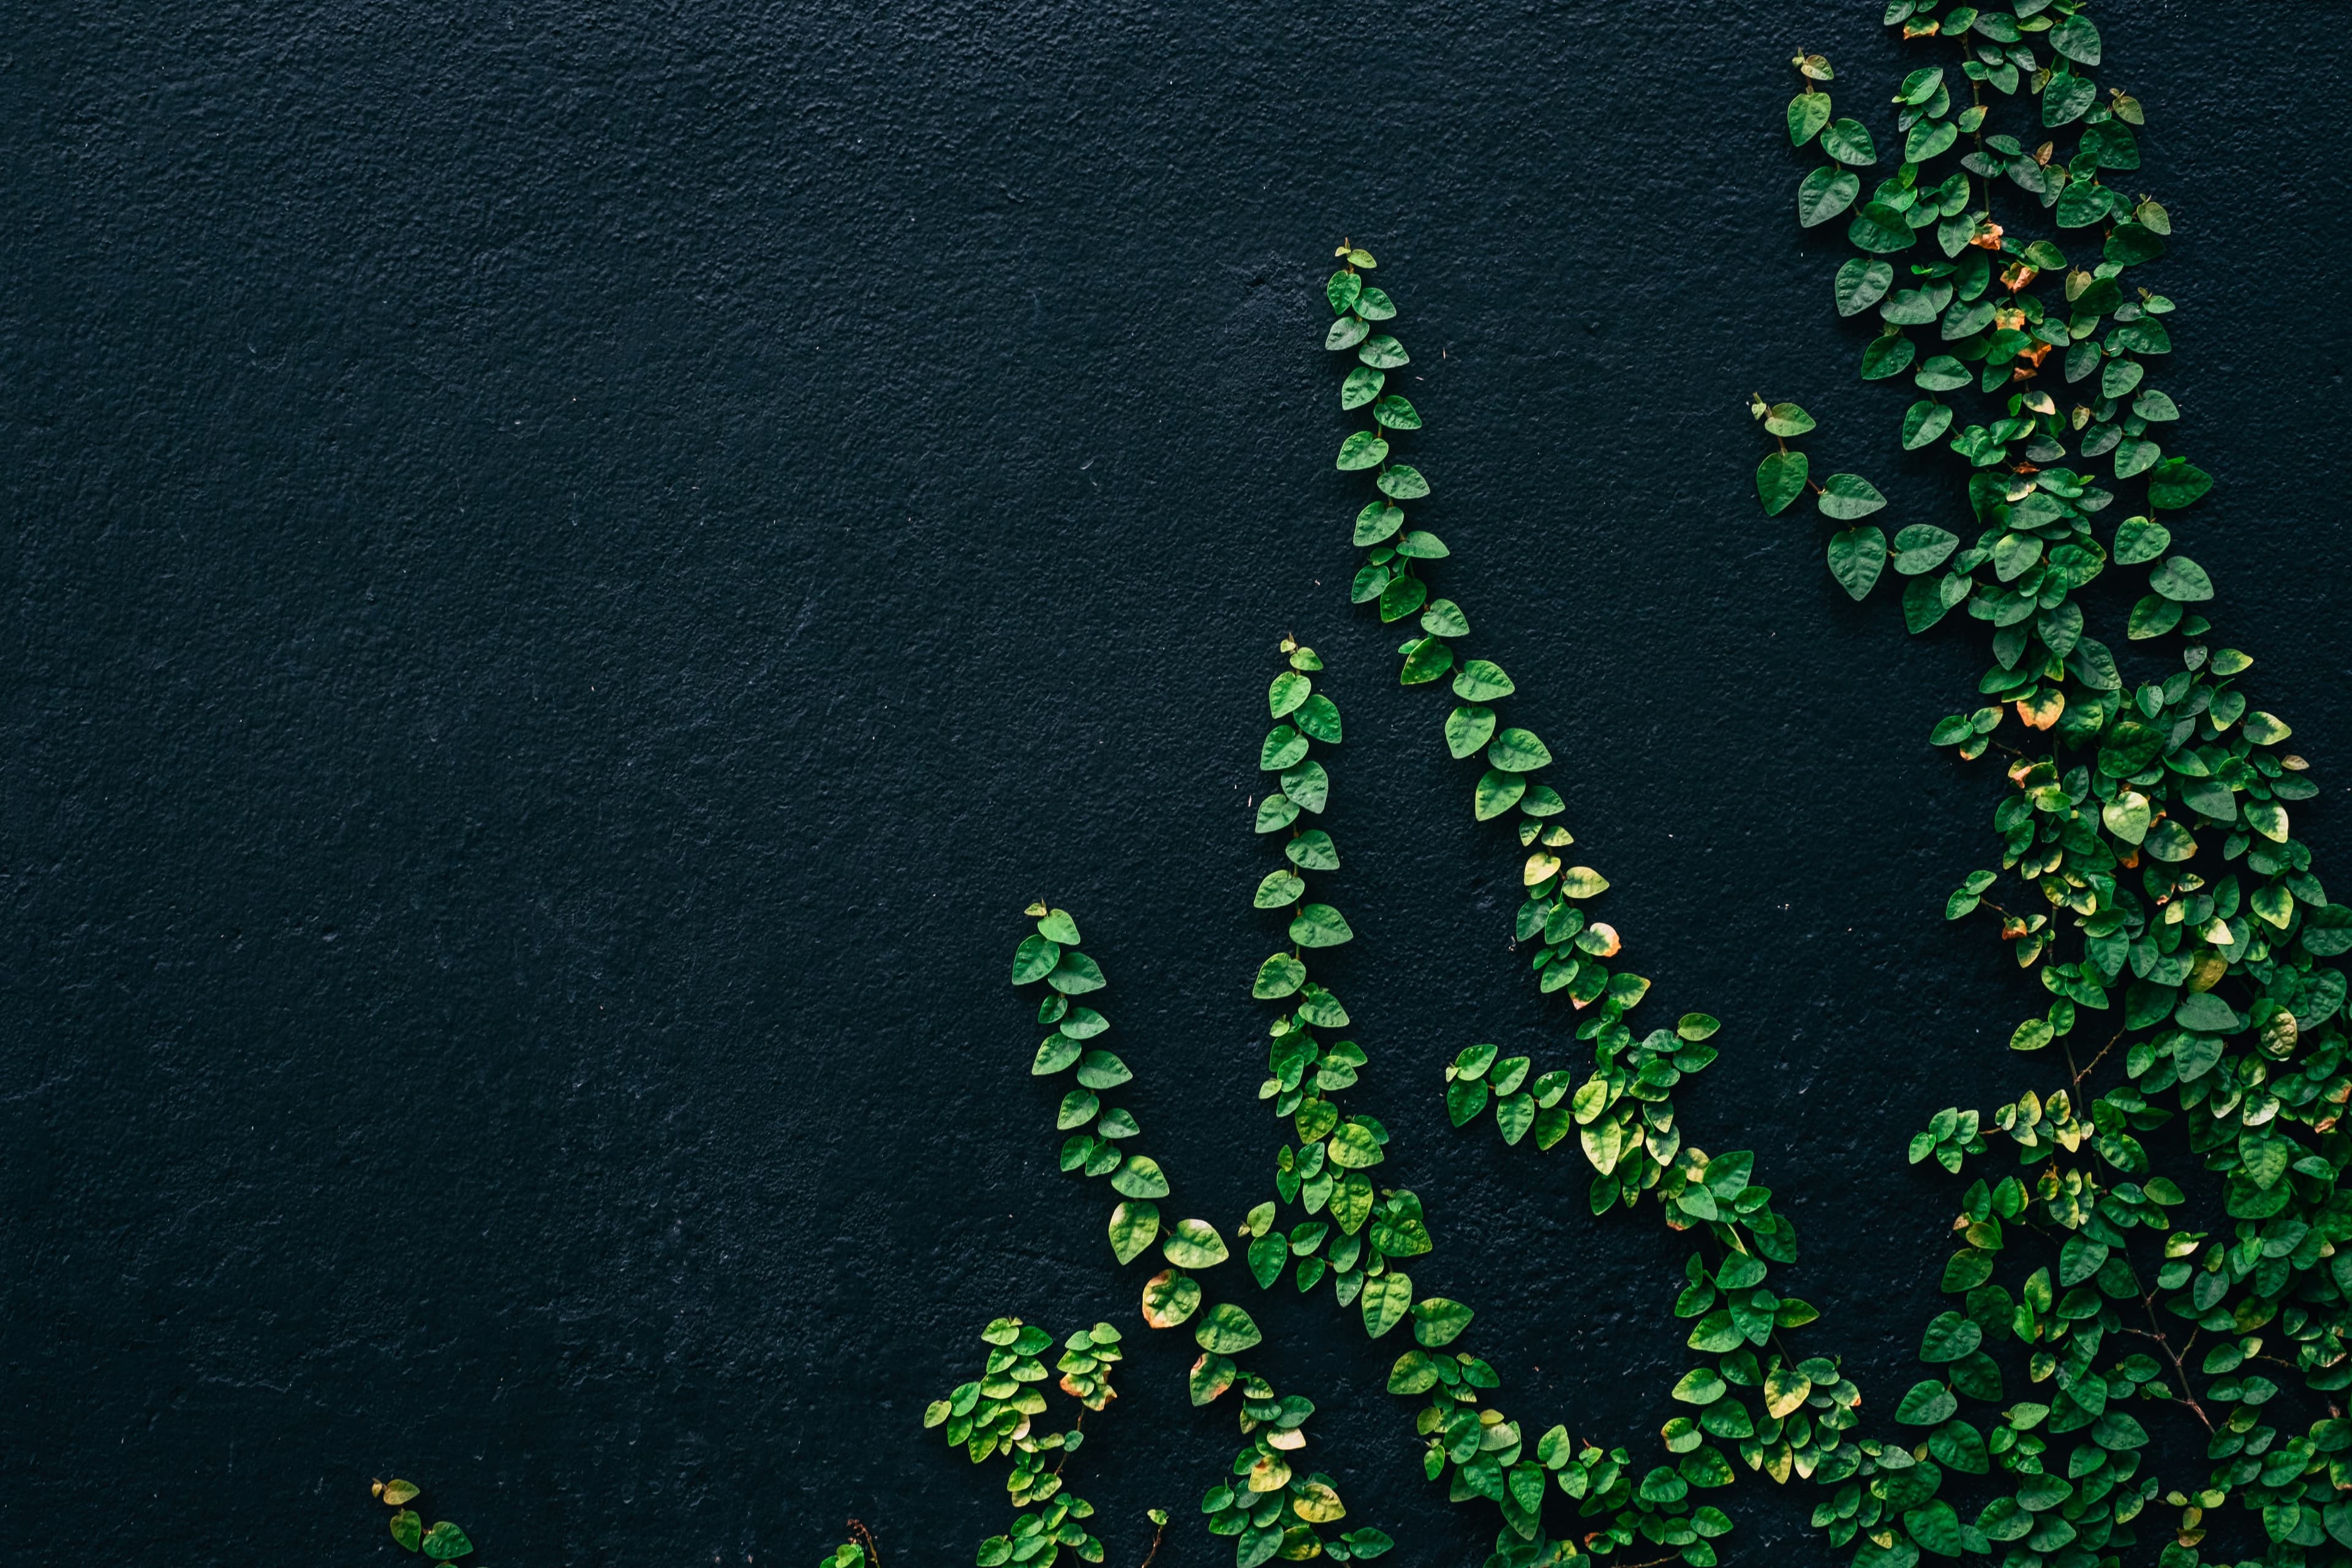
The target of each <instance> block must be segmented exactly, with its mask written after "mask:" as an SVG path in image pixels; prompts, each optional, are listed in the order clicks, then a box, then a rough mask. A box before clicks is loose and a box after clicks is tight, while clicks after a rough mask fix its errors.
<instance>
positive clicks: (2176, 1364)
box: [2124, 1290, 2215, 1432]
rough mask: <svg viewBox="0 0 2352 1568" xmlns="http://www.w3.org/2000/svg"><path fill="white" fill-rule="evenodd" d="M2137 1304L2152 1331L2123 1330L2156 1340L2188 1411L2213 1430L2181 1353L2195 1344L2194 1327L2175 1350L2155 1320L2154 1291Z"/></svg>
mask: <svg viewBox="0 0 2352 1568" xmlns="http://www.w3.org/2000/svg"><path fill="white" fill-rule="evenodd" d="M2139 1304H2140V1307H2141V1308H2142V1309H2143V1310H2145V1311H2146V1312H2147V1321H2148V1323H2149V1325H2150V1329H2153V1332H2151V1331H2150V1329H2126V1330H2125V1331H2124V1332H2126V1333H2127V1334H2137V1335H2138V1336H2139V1337H2140V1338H2141V1339H2144V1340H2154V1341H2155V1342H2156V1344H2157V1348H2158V1350H2161V1351H2162V1352H2164V1354H2165V1358H2166V1359H2167V1360H2168V1361H2170V1362H2171V1363H2172V1373H2173V1375H2174V1376H2175V1377H2178V1378H2179V1380H2180V1397H2181V1399H2182V1400H2183V1401H2184V1402H2186V1403H2187V1405H2188V1406H2189V1411H2190V1412H2191V1413H2192V1414H2193V1415H2196V1417H2197V1419H2198V1420H2200V1421H2202V1422H2203V1423H2205V1430H2206V1431H2208V1432H2210V1431H2213V1430H2214V1429H2215V1428H2214V1426H2213V1418H2212V1417H2211V1416H2210V1415H2206V1414H2205V1407H2204V1406H2203V1405H2200V1404H2198V1403H2197V1394H2196V1391H2195V1390H2193V1389H2191V1388H2190V1387H2189V1366H2188V1363H2186V1362H2185V1361H2184V1360H2183V1359H2182V1357H2183V1355H2185V1354H2186V1353H2187V1352H2189V1350H2190V1349H2192V1348H2193V1347H2194V1346H2195V1345H2196V1343H2197V1331H2196V1330H2194V1329H2191V1330H2189V1341H2188V1343H2186V1344H2184V1345H2182V1346H2181V1347H2180V1349H2179V1351H2177V1352H2176V1351H2175V1350H2174V1349H2173V1348H2172V1341H2171V1340H2170V1339H2169V1338H2168V1337H2167V1336H2166V1334H2165V1332H2164V1328H2163V1325H2162V1324H2160V1323H2158V1322H2157V1321H2156V1292H2155V1291H2153V1290H2150V1291H2149V1292H2148V1293H2147V1295H2145V1296H2143V1297H2141V1298H2140V1299H2139Z"/></svg>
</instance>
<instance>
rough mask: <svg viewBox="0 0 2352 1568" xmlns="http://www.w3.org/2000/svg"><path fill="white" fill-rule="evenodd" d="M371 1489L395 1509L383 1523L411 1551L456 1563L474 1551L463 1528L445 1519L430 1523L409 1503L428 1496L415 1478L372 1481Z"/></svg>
mask: <svg viewBox="0 0 2352 1568" xmlns="http://www.w3.org/2000/svg"><path fill="white" fill-rule="evenodd" d="M369 1490H370V1491H371V1492H372V1493H373V1495H374V1497H375V1500H377V1501H378V1502H381V1503H383V1505H384V1506H385V1507H387V1508H389V1509H391V1510H392V1513H391V1515H390V1517H389V1518H388V1519H386V1520H385V1521H384V1522H385V1523H386V1524H388V1525H389V1526H390V1527H391V1529H392V1538H393V1539H394V1541H396V1542H400V1544H401V1545H403V1546H404V1547H406V1548H407V1549H408V1550H409V1551H411V1552H418V1553H421V1554H422V1555H423V1556H425V1558H427V1559H429V1560H431V1561H432V1562H435V1563H450V1562H455V1561H456V1560H457V1559H458V1558H460V1557H469V1556H471V1555H472V1554H473V1551H474V1543H473V1542H470V1541H468V1540H467V1539H466V1532H465V1531H462V1530H460V1529H458V1528H457V1525H455V1524H453V1523H451V1522H450V1521H447V1520H446V1519H444V1520H437V1521H435V1522H434V1523H433V1524H432V1525H430V1526H427V1525H426V1524H425V1516H424V1515H423V1514H421V1513H419V1512H418V1511H417V1510H415V1509H414V1508H412V1507H411V1506H409V1505H410V1504H412V1503H415V1502H416V1501H418V1500H421V1499H422V1498H423V1497H424V1495H425V1489H424V1488H422V1487H420V1486H418V1485H417V1484H416V1483H415V1481H404V1480H402V1479H399V1478H398V1477H394V1479H391V1480H388V1481H376V1482H373V1483H372V1484H371V1486H370V1487H369Z"/></svg>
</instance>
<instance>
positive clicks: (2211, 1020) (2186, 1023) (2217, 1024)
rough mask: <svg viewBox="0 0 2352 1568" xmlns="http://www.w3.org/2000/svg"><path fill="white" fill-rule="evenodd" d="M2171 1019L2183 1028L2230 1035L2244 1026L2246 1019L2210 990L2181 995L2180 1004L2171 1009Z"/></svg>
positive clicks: (2202, 1032) (2210, 1033)
mask: <svg viewBox="0 0 2352 1568" xmlns="http://www.w3.org/2000/svg"><path fill="white" fill-rule="evenodd" d="M2172 1020H2173V1022H2174V1023H2176V1024H2179V1026H2181V1027H2182V1028H2184V1029H2195V1030H2197V1031H2198V1032H2199V1033H2200V1034H2208V1035H2231V1034H2235V1033H2237V1032H2238V1031H2239V1030H2240V1029H2242V1028H2244V1027H2245V1026H2246V1021H2245V1020H2244V1019H2243V1018H2241V1017H2240V1016H2238V1015H2237V1014H2236V1013H2235V1012H2233V1011H2231V1007H2230V1005H2229V1004H2228V1003H2227V1002H2224V1001H2222V1000H2221V998H2220V997H2219V996H2216V995H2214V994H2213V993H2211V992H2210V991H2194V992H2191V993H2189V994H2188V995H2186V996H2183V997H2182V998H2181V999H2180V1005H2179V1007H2177V1008H2175V1009H2174V1010H2173V1014H2172Z"/></svg>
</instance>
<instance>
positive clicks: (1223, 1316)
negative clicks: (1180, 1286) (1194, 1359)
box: [1192, 1301, 1265, 1355]
mask: <svg viewBox="0 0 2352 1568" xmlns="http://www.w3.org/2000/svg"><path fill="white" fill-rule="evenodd" d="M1264 1339H1265V1335H1264V1334H1263V1333H1260V1332H1259V1331H1258V1326H1257V1323H1256V1322H1255V1320H1253V1319H1252V1318H1251V1317H1250V1315H1249V1314H1248V1313H1247V1312H1244V1310H1241V1309H1240V1308H1239V1307H1236V1306H1234V1304H1233V1303H1232V1302H1231V1301H1220V1302H1218V1303H1217V1304H1216V1305H1215V1306H1213V1307H1212V1308H1210V1309H1209V1310H1207V1311H1206V1312H1204V1313H1202V1315H1201V1324H1200V1327H1198V1328H1196V1329H1194V1330H1193V1331H1192V1342H1193V1343H1195V1344H1197V1345H1199V1346H1200V1347H1201V1348H1202V1350H1204V1351H1206V1352H1209V1353H1210V1354H1211V1355H1234V1354H1237V1353H1239V1352H1243V1351H1245V1350H1247V1349H1249V1348H1250V1347H1251V1346H1252V1345H1255V1344H1257V1343H1259V1342H1262V1341H1263V1340H1264Z"/></svg>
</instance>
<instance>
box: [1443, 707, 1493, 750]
mask: <svg viewBox="0 0 2352 1568" xmlns="http://www.w3.org/2000/svg"><path fill="white" fill-rule="evenodd" d="M1494 734H1495V710H1493V709H1492V708H1489V707H1487V706H1486V704H1485V703H1483V702H1469V703H1464V704H1463V705H1462V706H1460V707H1458V708H1456V709H1454V711H1453V712H1451V713H1449V714H1447V715H1446V716H1445V749H1446V750H1447V751H1449V752H1453V753H1454V758H1455V759H1456V760H1457V761H1458V760H1460V759H1461V758H1463V757H1466V756H1469V755H1471V754H1472V753H1473V752H1477V751H1479V750H1481V749H1482V748H1484V747H1485V745H1486V742H1488V741H1490V740H1492V739H1493V738H1494Z"/></svg>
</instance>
